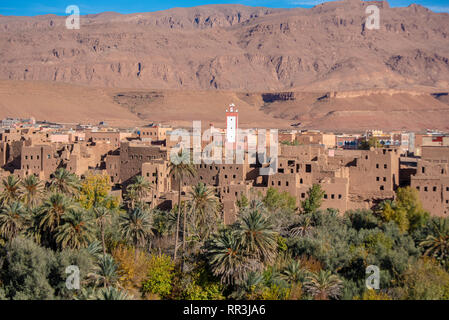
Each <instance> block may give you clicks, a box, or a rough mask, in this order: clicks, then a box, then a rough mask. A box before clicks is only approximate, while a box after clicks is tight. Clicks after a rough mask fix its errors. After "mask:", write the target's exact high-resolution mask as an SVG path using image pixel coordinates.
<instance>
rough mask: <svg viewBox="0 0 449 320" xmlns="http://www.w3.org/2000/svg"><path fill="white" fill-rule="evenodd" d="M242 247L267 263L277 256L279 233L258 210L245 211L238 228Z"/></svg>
mask: <svg viewBox="0 0 449 320" xmlns="http://www.w3.org/2000/svg"><path fill="white" fill-rule="evenodd" d="M236 232H237V237H238V238H239V240H240V243H241V246H242V249H243V250H245V252H246V253H247V254H248V255H251V256H253V257H254V258H255V259H257V260H259V261H261V262H263V263H265V262H267V263H271V262H273V261H274V258H275V257H276V249H277V233H276V232H275V231H273V226H272V224H271V222H270V221H269V220H268V219H267V218H266V217H264V216H263V215H262V213H260V212H259V211H257V210H252V211H250V212H247V213H244V214H243V215H242V216H241V217H240V219H239V224H238V228H237V230H236Z"/></svg>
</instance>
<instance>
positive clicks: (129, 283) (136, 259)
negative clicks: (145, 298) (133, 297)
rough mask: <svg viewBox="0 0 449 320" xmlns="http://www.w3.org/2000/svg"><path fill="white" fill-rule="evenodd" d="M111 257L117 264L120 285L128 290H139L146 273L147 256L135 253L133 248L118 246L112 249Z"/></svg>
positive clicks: (140, 252) (142, 253)
mask: <svg viewBox="0 0 449 320" xmlns="http://www.w3.org/2000/svg"><path fill="white" fill-rule="evenodd" d="M112 256H113V257H114V260H115V261H117V264H118V270H117V272H118V274H119V276H120V278H119V282H120V285H121V286H122V287H124V288H126V289H128V290H136V289H139V290H140V287H141V284H142V281H143V280H144V279H145V278H146V276H147V272H148V264H149V257H148V255H147V254H146V253H145V252H143V251H139V252H136V249H135V248H132V247H125V246H123V245H120V246H118V247H117V248H115V249H113V251H112Z"/></svg>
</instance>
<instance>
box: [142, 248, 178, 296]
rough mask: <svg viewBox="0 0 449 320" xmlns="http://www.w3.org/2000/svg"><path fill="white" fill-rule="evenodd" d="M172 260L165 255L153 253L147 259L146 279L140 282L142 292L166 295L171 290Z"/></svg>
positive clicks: (172, 276)
mask: <svg viewBox="0 0 449 320" xmlns="http://www.w3.org/2000/svg"><path fill="white" fill-rule="evenodd" d="M174 268H175V266H174V262H173V261H172V259H171V258H170V257H169V256H167V255H163V254H162V255H153V256H151V258H150V260H149V265H148V272H147V277H146V279H145V280H144V281H143V282H142V293H143V294H144V295H145V294H148V293H152V294H157V295H159V296H160V297H162V298H163V297H167V296H168V295H169V294H170V293H171V290H172V285H173V278H174Z"/></svg>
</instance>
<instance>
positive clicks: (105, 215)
mask: <svg viewBox="0 0 449 320" xmlns="http://www.w3.org/2000/svg"><path fill="white" fill-rule="evenodd" d="M91 211H92V213H93V217H94V219H95V222H96V224H97V225H98V226H99V227H100V235H101V247H102V249H103V255H106V243H105V239H104V234H105V228H106V226H107V225H108V224H110V223H111V218H112V211H111V210H110V209H108V208H106V207H104V206H98V207H96V206H94V207H92V209H91Z"/></svg>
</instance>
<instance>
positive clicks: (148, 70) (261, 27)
mask: <svg viewBox="0 0 449 320" xmlns="http://www.w3.org/2000/svg"><path fill="white" fill-rule="evenodd" d="M369 4H371V3H370V2H362V1H340V2H330V3H324V4H322V5H319V6H317V7H315V8H312V9H291V10H287V9H269V8H254V7H245V6H240V5H216V6H203V7H196V8H176V9H171V10H166V11H159V12H154V13H141V14H130V15H121V14H116V13H103V14H98V15H88V16H82V18H81V29H80V30H67V29H66V28H65V19H66V18H65V17H58V16H54V15H46V16H38V17H5V16H1V17H0V30H1V31H2V32H0V48H1V50H0V57H1V59H0V79H10V80H45V81H56V82H69V83H76V84H89V85H92V86H98V87H118V88H151V89H187V90H210V89H218V90H235V91H259V92H262V91H264V92H265V91H274V92H288V91H295V90H306V91H319V92H323V91H324V92H330V91H337V92H339V91H347V90H364V89H372V88H398V89H402V88H416V87H422V86H425V87H433V88H442V89H445V88H448V87H449V60H448V59H449V15H448V14H437V13H433V12H431V11H429V10H427V9H425V8H423V7H420V6H417V5H412V6H410V7H407V8H390V7H389V6H388V4H387V3H385V2H376V4H377V5H378V6H379V7H380V15H381V29H380V30H367V29H366V28H365V26H364V24H365V20H366V16H367V15H366V14H365V9H366V6H368V5H369Z"/></svg>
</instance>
